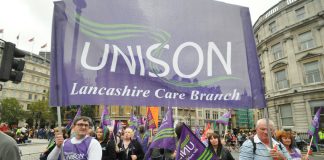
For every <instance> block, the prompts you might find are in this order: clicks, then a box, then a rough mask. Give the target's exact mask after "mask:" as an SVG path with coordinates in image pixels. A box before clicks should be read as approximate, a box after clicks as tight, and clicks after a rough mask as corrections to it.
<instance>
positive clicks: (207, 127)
mask: <svg viewBox="0 0 324 160" xmlns="http://www.w3.org/2000/svg"><path fill="white" fill-rule="evenodd" d="M209 129H210V122H208V124H207V126H206V128H205V130H204V133H203V135H202V136H201V138H200V139H201V141H202V142H204V141H206V140H207V132H208V130H209Z"/></svg>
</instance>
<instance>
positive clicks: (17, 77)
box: [0, 42, 26, 83]
mask: <svg viewBox="0 0 324 160" xmlns="http://www.w3.org/2000/svg"><path fill="white" fill-rule="evenodd" d="M25 55H26V52H25V51H22V50H20V49H17V48H16V45H15V44H13V43H11V42H5V43H4V46H3V53H2V60H1V66H0V81H2V82H7V81H8V80H10V81H12V82H13V83H20V82H21V79H22V77H23V72H22V71H23V70H24V67H25V61H24V60H23V59H20V58H23V57H25Z"/></svg>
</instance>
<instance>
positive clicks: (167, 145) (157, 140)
mask: <svg viewBox="0 0 324 160" xmlns="http://www.w3.org/2000/svg"><path fill="white" fill-rule="evenodd" d="M173 122H174V121H173V112H172V108H171V107H168V112H167V113H166V115H165V116H164V118H163V120H162V123H161V125H160V127H159V130H158V132H157V133H156V135H155V136H154V137H153V141H152V143H151V145H150V147H149V149H148V151H147V152H146V155H145V157H146V158H149V157H150V156H151V152H152V149H153V148H164V149H168V150H171V151H174V150H175V149H176V136H175V132H174V128H173Z"/></svg>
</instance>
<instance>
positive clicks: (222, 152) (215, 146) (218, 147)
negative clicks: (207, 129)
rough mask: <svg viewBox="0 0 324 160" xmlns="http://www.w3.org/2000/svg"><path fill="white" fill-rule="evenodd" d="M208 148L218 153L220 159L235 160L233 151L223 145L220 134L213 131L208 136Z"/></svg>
mask: <svg viewBox="0 0 324 160" xmlns="http://www.w3.org/2000/svg"><path fill="white" fill-rule="evenodd" d="M208 148H209V149H210V150H211V151H212V152H213V153H214V154H216V155H217V158H218V159H219V160H234V158H233V156H232V154H231V152H230V151H229V150H228V149H227V148H225V147H223V145H222V143H221V139H220V137H219V135H218V134H216V133H212V134H211V135H210V136H209V137H208Z"/></svg>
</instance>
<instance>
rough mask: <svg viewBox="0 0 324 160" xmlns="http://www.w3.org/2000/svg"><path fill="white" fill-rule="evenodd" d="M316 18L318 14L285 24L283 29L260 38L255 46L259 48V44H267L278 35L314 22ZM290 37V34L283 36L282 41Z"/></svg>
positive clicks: (280, 35)
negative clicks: (291, 23)
mask: <svg viewBox="0 0 324 160" xmlns="http://www.w3.org/2000/svg"><path fill="white" fill-rule="evenodd" d="M317 19H318V15H316V16H312V17H309V18H307V19H305V20H302V21H300V22H297V23H295V24H293V25H290V26H286V27H285V28H283V29H281V30H279V31H277V32H276V33H274V34H271V35H270V36H268V37H267V38H265V39H263V40H261V42H260V43H258V44H257V48H260V47H261V46H263V45H265V44H267V43H268V42H270V41H272V40H273V39H276V38H278V37H282V35H285V34H287V33H288V34H289V33H290V32H291V31H293V30H295V29H298V28H301V27H302V26H306V25H309V24H311V23H314V22H316V20H317ZM291 38H292V36H288V37H284V41H286V40H288V39H291Z"/></svg>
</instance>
